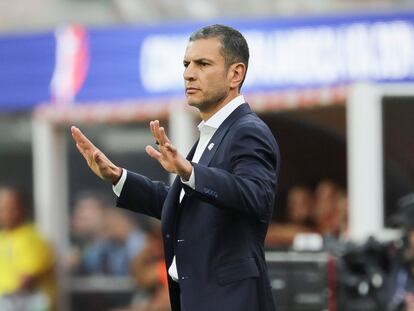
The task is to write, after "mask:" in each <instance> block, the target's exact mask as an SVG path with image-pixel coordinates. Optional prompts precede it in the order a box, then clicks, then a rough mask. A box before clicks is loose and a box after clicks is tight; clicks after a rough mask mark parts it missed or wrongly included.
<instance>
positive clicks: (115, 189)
mask: <svg viewBox="0 0 414 311" xmlns="http://www.w3.org/2000/svg"><path fill="white" fill-rule="evenodd" d="M126 178H127V171H126V169H124V168H123V169H122V175H121V178H120V179H119V180H118V182H117V183H116V185H113V186H112V190H113V192H114V193H115V194H116V196H117V197H120V196H121V192H122V188H124V184H125V180H126Z"/></svg>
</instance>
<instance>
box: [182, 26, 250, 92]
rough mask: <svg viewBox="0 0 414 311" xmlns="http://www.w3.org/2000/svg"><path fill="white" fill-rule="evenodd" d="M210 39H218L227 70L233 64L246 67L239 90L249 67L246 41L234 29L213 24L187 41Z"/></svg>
mask: <svg viewBox="0 0 414 311" xmlns="http://www.w3.org/2000/svg"><path fill="white" fill-rule="evenodd" d="M210 38H218V39H219V40H220V43H221V53H222V55H223V57H224V61H225V64H226V66H227V68H228V67H229V66H230V65H232V64H235V63H243V64H244V65H245V66H246V72H245V74H244V77H243V80H242V82H241V83H240V86H239V90H240V88H241V86H242V85H243V82H244V79H245V78H246V73H247V67H248V66H249V46H248V45H247V41H246V39H245V38H244V37H243V35H242V34H241V33H240V32H239V31H238V30H236V29H234V28H231V27H229V26H224V25H219V24H215V25H210V26H205V27H203V28H200V29H198V30H196V31H195V32H193V33H192V34H191V36H190V39H189V41H190V42H191V41H196V40H199V39H210Z"/></svg>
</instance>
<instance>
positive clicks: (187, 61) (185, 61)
mask: <svg viewBox="0 0 414 311" xmlns="http://www.w3.org/2000/svg"><path fill="white" fill-rule="evenodd" d="M192 61H193V62H195V63H197V64H199V63H205V62H207V63H214V61H213V60H211V59H208V58H204V57H202V58H196V59H193V60H192ZM189 62H190V60H188V59H184V60H183V63H184V64H185V63H189Z"/></svg>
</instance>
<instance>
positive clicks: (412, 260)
mask: <svg viewBox="0 0 414 311" xmlns="http://www.w3.org/2000/svg"><path fill="white" fill-rule="evenodd" d="M391 223H392V224H393V225H395V226H397V227H399V228H402V229H403V238H402V240H401V243H400V248H398V249H397V251H396V255H395V256H394V260H393V268H392V272H391V275H390V280H389V291H388V301H387V311H411V310H414V193H410V194H408V195H405V196H403V197H402V198H401V199H400V200H398V210H397V213H396V214H395V215H393V216H392V217H391Z"/></svg>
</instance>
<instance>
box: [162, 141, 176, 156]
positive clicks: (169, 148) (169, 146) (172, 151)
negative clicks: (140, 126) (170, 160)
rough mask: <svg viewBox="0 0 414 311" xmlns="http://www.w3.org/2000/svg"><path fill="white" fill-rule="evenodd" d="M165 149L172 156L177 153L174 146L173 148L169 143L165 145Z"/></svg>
mask: <svg viewBox="0 0 414 311" xmlns="http://www.w3.org/2000/svg"><path fill="white" fill-rule="evenodd" d="M165 148H166V149H167V150H168V151H170V152H171V153H173V154H175V153H177V148H175V146H173V145H172V144H171V143H170V142H168V143H166V144H165Z"/></svg>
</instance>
